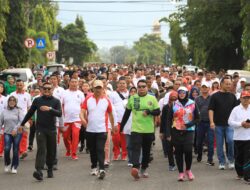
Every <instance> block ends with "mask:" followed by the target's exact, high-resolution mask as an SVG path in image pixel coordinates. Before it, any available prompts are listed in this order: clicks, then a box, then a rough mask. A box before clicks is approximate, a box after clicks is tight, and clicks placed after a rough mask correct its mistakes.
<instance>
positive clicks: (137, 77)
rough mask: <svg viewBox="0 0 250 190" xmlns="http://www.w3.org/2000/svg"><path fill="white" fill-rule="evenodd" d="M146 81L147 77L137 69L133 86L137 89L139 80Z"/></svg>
mask: <svg viewBox="0 0 250 190" xmlns="http://www.w3.org/2000/svg"><path fill="white" fill-rule="evenodd" d="M142 79H146V77H145V76H143V75H142V70H141V69H136V71H135V77H134V78H133V84H134V86H135V87H137V83H138V81H139V80H142Z"/></svg>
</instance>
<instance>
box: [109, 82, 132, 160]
mask: <svg viewBox="0 0 250 190" xmlns="http://www.w3.org/2000/svg"><path fill="white" fill-rule="evenodd" d="M128 96H129V92H128V90H127V84H126V79H125V77H120V78H119V81H118V88H117V91H114V92H112V93H111V94H110V96H109V97H110V101H111V103H112V104H113V105H114V107H115V111H116V115H117V122H118V132H117V133H114V134H113V135H112V141H113V154H114V155H113V160H118V159H119V157H120V154H121V153H122V155H121V159H122V160H123V161H125V160H127V148H126V136H125V135H124V134H120V132H119V131H120V123H121V121H122V117H123V114H124V112H125V107H126V104H127V101H128ZM120 149H122V152H120Z"/></svg>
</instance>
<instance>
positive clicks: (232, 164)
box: [228, 162, 234, 170]
mask: <svg viewBox="0 0 250 190" xmlns="http://www.w3.org/2000/svg"><path fill="white" fill-rule="evenodd" d="M228 168H229V169H231V170H233V169H234V163H233V162H230V163H229V164H228Z"/></svg>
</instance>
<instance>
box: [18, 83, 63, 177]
mask: <svg viewBox="0 0 250 190" xmlns="http://www.w3.org/2000/svg"><path fill="white" fill-rule="evenodd" d="M52 93H53V89H52V85H51V84H50V83H44V84H43V95H42V96H41V97H38V98H36V99H35V100H34V101H33V103H32V105H31V108H30V110H29V111H28V113H27V114H26V116H25V117H24V119H23V121H22V123H21V126H23V125H24V124H25V123H26V122H27V121H28V120H29V119H30V118H31V117H32V115H33V114H34V113H35V111H37V121H36V127H37V131H36V141H37V154H36V163H35V168H36V171H35V172H34V173H33V177H34V178H36V179H37V180H39V181H42V180H43V173H42V168H43V167H44V164H45V162H46V165H47V166H48V171H47V172H48V178H52V177H53V170H52V169H53V164H54V162H55V156H56V134H57V132H56V117H61V115H62V110H61V103H60V101H59V100H58V99H56V98H54V97H53V96H52Z"/></svg>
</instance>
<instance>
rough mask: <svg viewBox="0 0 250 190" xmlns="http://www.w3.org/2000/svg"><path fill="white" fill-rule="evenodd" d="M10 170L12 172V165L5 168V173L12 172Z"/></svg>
mask: <svg viewBox="0 0 250 190" xmlns="http://www.w3.org/2000/svg"><path fill="white" fill-rule="evenodd" d="M10 170H11V165H8V166H5V167H4V172H6V173H7V172H10Z"/></svg>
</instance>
